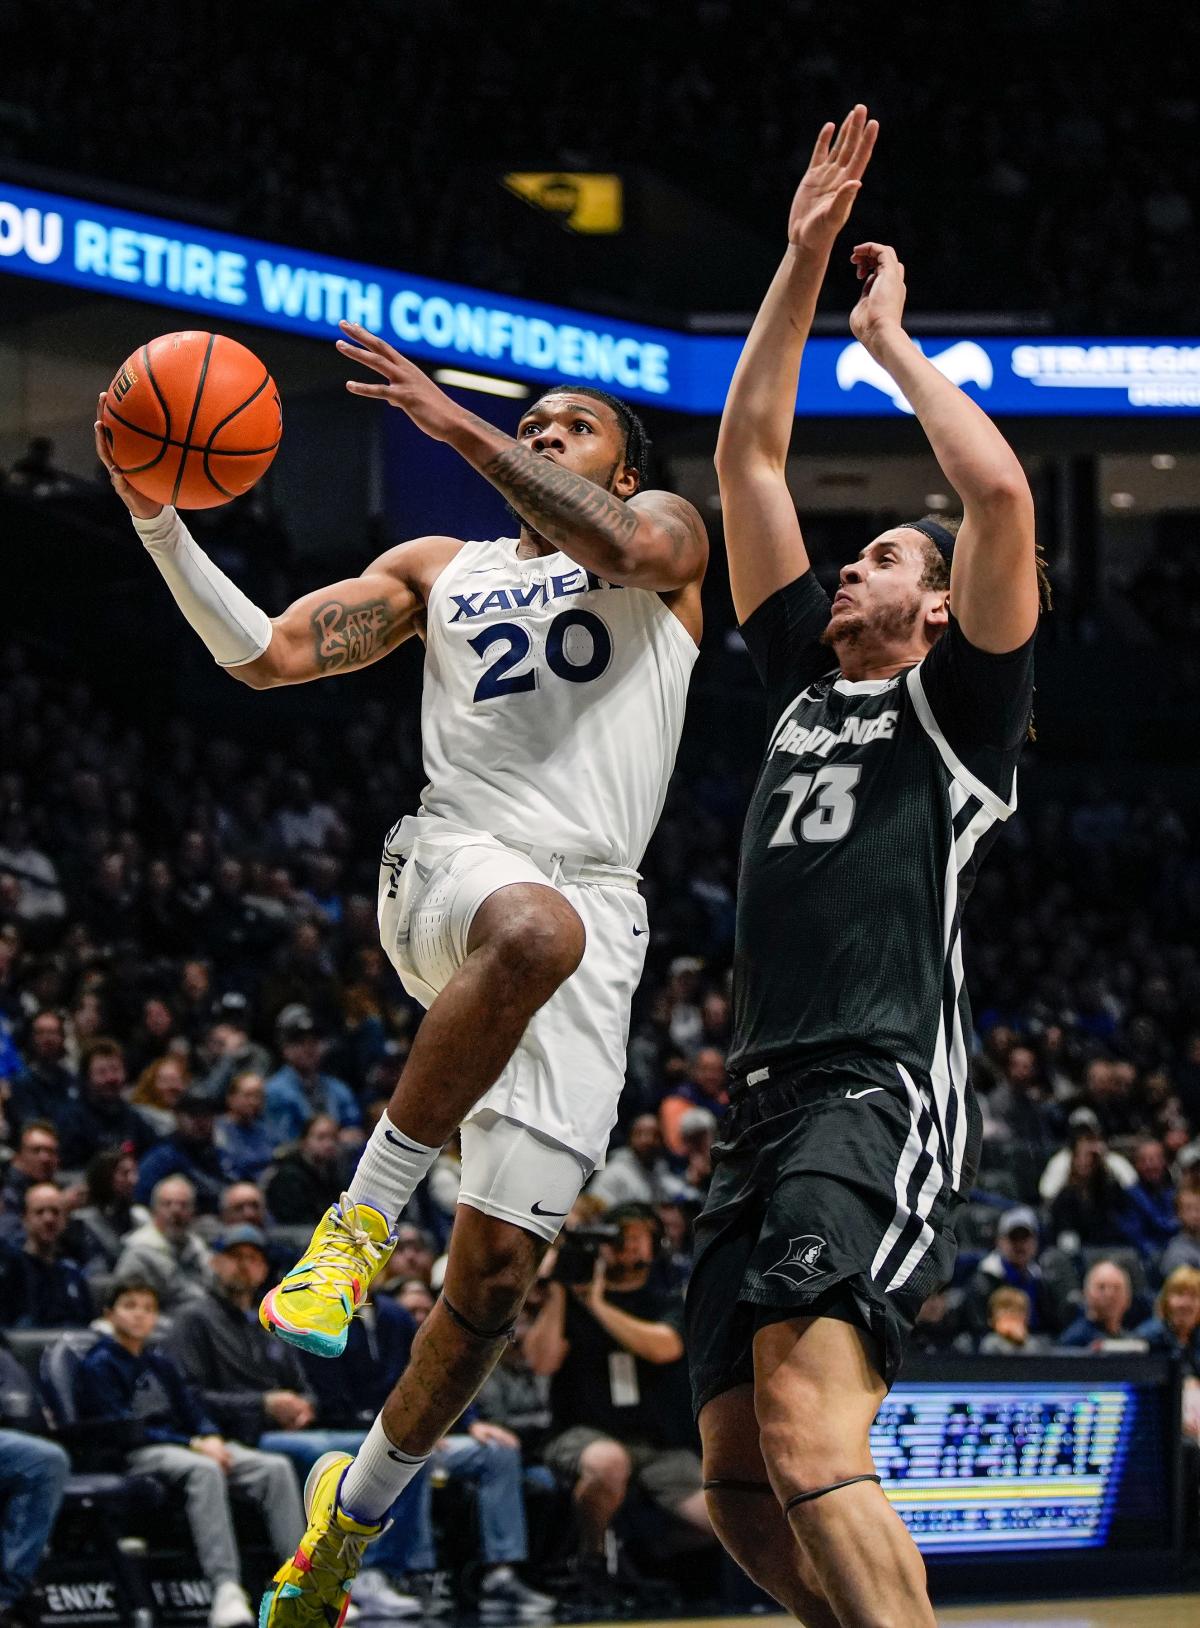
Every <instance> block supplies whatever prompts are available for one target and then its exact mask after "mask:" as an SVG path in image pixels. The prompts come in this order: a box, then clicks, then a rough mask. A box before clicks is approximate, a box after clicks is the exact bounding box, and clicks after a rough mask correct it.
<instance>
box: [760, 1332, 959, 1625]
mask: <svg viewBox="0 0 1200 1628" xmlns="http://www.w3.org/2000/svg"><path fill="white" fill-rule="evenodd" d="M875 1360H876V1357H875V1354H874V1353H873V1348H872V1341H871V1338H870V1336H868V1335H867V1334H866V1333H865V1332H864V1331H863V1330H862V1329H859V1328H856V1327H854V1326H852V1325H851V1324H850V1323H849V1322H843V1321H841V1320H840V1319H837V1318H834V1317H814V1318H807V1317H796V1318H789V1319H788V1320H787V1321H783V1322H777V1323H772V1324H770V1325H768V1326H767V1327H766V1328H762V1329H760V1330H759V1332H758V1333H757V1335H756V1336H755V1340H754V1408H755V1414H756V1416H757V1419H758V1428H759V1442H760V1446H761V1450H762V1456H763V1461H764V1463H765V1464H766V1468H767V1473H768V1475H769V1476H770V1479H771V1485H772V1486H773V1487H774V1489H775V1494H776V1497H777V1498H778V1499H779V1502H780V1504H782V1505H783V1507H784V1509H785V1510H786V1512H787V1518H788V1520H789V1521H790V1523H791V1528H792V1531H793V1532H794V1533H795V1536H796V1539H797V1541H798V1542H799V1544H800V1547H801V1548H802V1549H803V1551H804V1553H805V1555H806V1556H807V1558H808V1560H809V1562H810V1563H811V1565H812V1569H813V1572H814V1573H815V1575H816V1579H817V1582H818V1583H819V1586H820V1589H821V1591H822V1593H823V1594H824V1596H825V1598H826V1599H827V1600H828V1601H829V1603H830V1605H831V1607H832V1609H833V1613H834V1619H835V1620H836V1621H837V1622H839V1623H841V1624H842V1628H922V1625H924V1628H934V1616H933V1610H932V1608H931V1606H930V1604H929V1595H928V1593H927V1590H926V1585H925V1565H924V1562H923V1561H922V1559H921V1556H920V1553H919V1551H918V1549H917V1546H916V1544H915V1543H914V1542H913V1540H912V1537H911V1536H910V1534H909V1531H908V1528H907V1527H906V1526H905V1525H904V1522H903V1521H902V1520H901V1519H900V1517H899V1515H897V1514H896V1512H895V1510H894V1509H893V1508H892V1507H891V1505H890V1504H889V1503H888V1501H887V1499H886V1497H885V1496H884V1494H883V1491H882V1489H881V1487H880V1486H879V1484H878V1481H877V1480H876V1479H875V1466H874V1463H873V1461H872V1458H871V1445H870V1438H869V1432H870V1428H871V1423H872V1421H873V1420H874V1418H875V1415H876V1413H877V1412H878V1411H879V1404H880V1403H881V1402H882V1401H883V1398H884V1396H885V1395H886V1394H887V1387H886V1385H885V1384H884V1381H883V1379H882V1378H881V1377H880V1375H879V1373H878V1371H877V1369H876V1367H875Z"/></svg>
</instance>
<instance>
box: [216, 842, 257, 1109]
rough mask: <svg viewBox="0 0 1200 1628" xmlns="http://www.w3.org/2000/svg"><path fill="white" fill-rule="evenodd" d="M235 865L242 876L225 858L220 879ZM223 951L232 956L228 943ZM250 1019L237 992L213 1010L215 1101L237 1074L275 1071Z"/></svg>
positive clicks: (223, 1095) (224, 1095)
mask: <svg viewBox="0 0 1200 1628" xmlns="http://www.w3.org/2000/svg"><path fill="white" fill-rule="evenodd" d="M231 865H232V866H233V867H234V869H235V870H236V871H237V873H238V875H239V876H240V874H241V866H240V865H239V864H238V863H237V861H236V860H228V859H225V860H222V861H221V864H220V865H219V866H218V867H217V875H218V878H219V877H220V875H221V873H222V872H223V871H225V870H226V869H227V867H229V866H231ZM221 948H222V950H223V951H224V952H225V953H226V955H228V953H229V950H230V945H229V943H228V941H226V942H224V943H223V944H222V946H221ZM249 1018H250V1005H249V1002H248V1001H247V1000H246V997H245V996H244V995H239V994H238V993H237V992H236V991H232V990H231V991H230V992H229V993H228V994H225V995H222V996H221V998H220V1000H219V1001H218V1002H217V1004H216V1006H215V1007H214V1008H213V1022H212V1024H211V1026H210V1027H209V1028H208V1030H207V1031H206V1033H205V1036H204V1042H203V1049H202V1054H203V1056H204V1058H205V1060H206V1061H207V1062H208V1064H209V1069H208V1073H207V1074H206V1075H205V1077H204V1081H203V1084H204V1089H205V1091H206V1092H207V1093H208V1095H209V1096H210V1097H212V1098H213V1100H214V1101H222V1100H225V1099H226V1098H227V1097H228V1093H229V1087H230V1085H231V1084H232V1083H233V1078H234V1076H235V1075H236V1074H255V1075H257V1076H258V1078H259V1079H260V1080H263V1079H265V1078H266V1077H267V1075H268V1074H269V1073H270V1071H271V1053H270V1052H269V1051H268V1050H267V1048H266V1047H265V1046H260V1045H259V1044H258V1042H257V1041H256V1040H251V1038H250V1027H249Z"/></svg>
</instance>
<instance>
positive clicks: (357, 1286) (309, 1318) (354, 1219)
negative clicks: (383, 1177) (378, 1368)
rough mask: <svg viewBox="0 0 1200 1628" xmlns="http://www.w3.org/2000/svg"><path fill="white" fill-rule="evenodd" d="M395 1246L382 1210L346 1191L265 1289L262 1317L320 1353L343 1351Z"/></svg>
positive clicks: (268, 1324)
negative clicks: (279, 1276) (284, 1271)
mask: <svg viewBox="0 0 1200 1628" xmlns="http://www.w3.org/2000/svg"><path fill="white" fill-rule="evenodd" d="M395 1247H396V1240H395V1238H394V1237H393V1236H392V1231H391V1228H390V1226H389V1225H388V1219H387V1217H386V1216H385V1215H384V1214H383V1213H382V1211H380V1210H376V1209H374V1208H373V1207H372V1206H371V1205H370V1204H355V1203H354V1202H353V1200H352V1199H351V1198H350V1195H349V1194H348V1193H343V1194H342V1197H341V1202H340V1203H338V1204H333V1205H331V1206H330V1208H329V1209H328V1210H327V1211H326V1212H325V1214H324V1215H323V1216H322V1217H321V1219H320V1220H319V1221H318V1222H317V1229H316V1231H315V1232H314V1233H313V1235H312V1242H311V1243H310V1244H309V1246H308V1248H307V1249H306V1250H305V1251H304V1253H303V1255H301V1257H300V1259H299V1260H298V1261H297V1262H296V1264H295V1266H293V1267H292V1269H291V1271H290V1272H288V1273H287V1275H286V1276H285V1277H284V1279H283V1282H282V1283H278V1284H276V1286H275V1288H273V1289H271V1290H270V1291H269V1292H268V1293H267V1294H266V1295H264V1297H263V1302H262V1305H261V1306H260V1307H259V1308H258V1320H259V1322H260V1323H261V1324H262V1326H263V1327H264V1328H265V1329H267V1330H268V1331H269V1332H270V1333H272V1334H278V1336H279V1338H280V1339H281V1340H287V1341H288V1342H289V1343H290V1344H291V1345H298V1346H300V1347H301V1348H302V1349H303V1350H305V1351H312V1352H314V1353H315V1354H316V1355H317V1356H318V1357H340V1356H341V1354H342V1352H343V1351H344V1350H345V1349H346V1335H347V1333H348V1331H349V1328H350V1319H351V1318H352V1317H353V1316H354V1313H355V1312H356V1311H357V1309H358V1307H359V1306H361V1305H362V1303H363V1299H364V1298H365V1296H366V1293H367V1290H368V1289H369V1288H370V1286H371V1280H372V1279H373V1278H374V1277H375V1276H376V1274H377V1273H378V1272H379V1271H381V1270H382V1268H383V1267H384V1266H386V1265H387V1263H388V1261H389V1260H390V1259H391V1255H392V1250H393V1249H394V1248H395Z"/></svg>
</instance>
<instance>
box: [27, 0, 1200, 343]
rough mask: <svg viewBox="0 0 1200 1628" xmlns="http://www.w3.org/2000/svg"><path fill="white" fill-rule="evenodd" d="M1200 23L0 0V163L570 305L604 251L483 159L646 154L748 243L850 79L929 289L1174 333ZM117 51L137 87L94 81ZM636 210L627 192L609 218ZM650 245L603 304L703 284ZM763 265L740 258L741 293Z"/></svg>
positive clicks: (982, 305)
mask: <svg viewBox="0 0 1200 1628" xmlns="http://www.w3.org/2000/svg"><path fill="white" fill-rule="evenodd" d="M1168 28H1169V31H1170V32H1169V34H1167V33H1166V32H1165V31H1166V30H1167V29H1168ZM1198 28H1200V22H1198V20H1197V17H1196V16H1195V14H1194V13H1193V12H1192V11H1191V10H1190V8H1187V7H1183V8H1176V9H1175V10H1174V11H1173V12H1171V13H1170V17H1169V22H1168V21H1167V18H1166V14H1165V13H1164V14H1163V18H1162V20H1161V22H1158V23H1156V22H1155V13H1154V12H1153V11H1151V12H1147V13H1145V14H1143V15H1142V16H1140V17H1139V22H1138V26H1137V27H1136V28H1130V27H1128V26H1126V25H1125V22H1124V21H1123V20H1122V19H1121V18H1120V16H1119V15H1118V14H1116V13H1113V14H1112V15H1109V14H1108V13H1107V12H1104V11H1100V12H1097V9H1096V8H1094V7H1087V8H1080V7H1078V6H1072V5H1070V4H1069V3H1067V0H1020V3H1019V4H1012V5H1007V6H1003V7H983V8H964V7H962V6H955V5H952V4H949V3H948V0H936V3H933V4H929V5H926V6H923V7H922V8H921V10H920V11H919V12H912V13H910V14H901V13H892V14H890V15H889V16H888V18H887V20H886V26H882V27H871V28H868V29H864V28H863V27H862V26H861V19H860V18H859V17H858V16H857V15H856V14H855V13H854V12H853V11H847V12H846V13H844V14H842V13H839V12H837V11H836V10H831V9H830V8H829V7H821V6H818V5H817V4H816V3H815V0H787V3H781V4H778V5H772V6H760V7H754V8H749V9H748V8H746V7H744V6H739V5H737V4H735V3H734V0H703V3H701V4H698V5H696V6H692V7H689V8H688V9H687V20H686V25H681V22H680V13H679V11H678V9H677V8H675V7H672V6H663V5H656V4H653V3H650V0H619V3H613V4H610V5H608V6H606V7H604V8H603V9H601V10H597V9H596V8H582V7H580V6H578V5H571V4H568V5H565V6H560V7H557V8H555V9H554V10H553V11H552V12H550V13H548V14H547V15H546V16H544V17H539V19H538V26H537V27H536V28H520V29H516V30H514V28H513V26H512V19H511V17H510V16H509V15H508V14H507V13H506V12H505V11H504V9H503V8H497V7H495V6H489V5H485V4H483V3H482V0H456V3H454V4H449V3H447V0H441V3H429V4H423V5H420V6H417V5H410V4H407V3H405V0H390V3H389V0H355V3H354V4H351V5H347V6H343V7H342V8H341V10H340V11H339V26H338V27H337V28H336V29H314V30H306V29H297V28H295V27H294V26H293V12H292V8H290V7H286V6H284V5H282V4H281V3H278V0H273V3H270V4H261V5H259V6H256V7H255V8H253V10H252V12H250V13H249V14H247V13H246V12H245V10H244V9H239V8H237V7H236V6H234V5H233V4H232V0H214V4H213V5H212V6H210V7H209V8H207V9H206V10H205V12H204V13H203V14H202V15H201V14H199V13H195V14H189V13H187V12H177V13H174V14H173V15H172V18H171V24H170V27H169V28H165V29H163V30H161V31H157V32H155V33H153V34H152V35H151V36H148V35H147V31H146V30H145V29H144V28H143V27H142V25H141V21H140V19H139V17H138V16H137V14H136V13H135V12H130V11H128V10H127V9H126V8H122V7H112V6H103V5H99V4H97V3H96V0H71V3H69V4H61V5H58V6H55V7H52V8H46V7H42V6H35V5H33V4H31V3H30V0H9V3H7V4H5V5H4V6H3V7H0V54H2V55H3V57H4V60H5V64H6V69H7V72H6V79H5V92H4V99H3V102H2V103H0V162H2V161H3V159H4V158H5V157H8V158H10V159H14V160H17V161H21V162H24V163H34V164H39V165H45V166H51V167H56V168H58V169H60V170H64V171H68V172H76V173H82V174H84V175H87V176H94V177H98V178H101V180H102V181H105V180H106V181H108V182H110V183H120V184H124V185H126V186H129V185H132V186H137V187H142V188H148V189H152V190H155V191H157V192H158V193H160V194H162V195H164V196H166V197H169V198H172V199H178V200H179V202H178V204H177V206H176V209H177V211H178V212H182V213H186V212H187V209H188V208H189V204H190V206H191V207H193V208H197V207H199V208H204V209H207V210H209V211H215V212H216V214H217V218H218V219H220V220H222V221H225V222H227V223H228V224H230V225H232V226H235V227H240V228H242V229H244V230H246V231H249V232H252V233H253V234H255V235H257V236H259V237H264V238H268V239H276V240H281V241H284V242H289V243H296V244H300V245H309V246H311V247H313V248H317V249H322V250H325V251H326V252H332V253H336V254H346V255H361V256H363V257H365V258H368V259H377V260H381V261H383V262H384V263H385V264H392V265H398V266H403V267H405V268H407V269H410V270H412V271H415V272H424V273H428V274H433V275H437V274H441V275H444V276H447V277H449V278H452V279H453V280H454V281H456V282H463V283H472V284H475V285H477V286H483V287H498V288H505V289H511V290H513V291H514V292H524V293H526V294H529V295H533V296H539V295H540V296H543V297H554V298H566V297H577V296H578V295H579V294H583V293H588V294H590V293H591V292H592V289H591V288H590V287H586V286H583V287H581V286H580V284H581V283H582V284H585V285H586V284H587V283H588V280H589V278H591V279H594V283H595V284H596V285H599V287H600V288H601V289H602V288H603V280H604V274H605V271H606V270H607V268H608V266H609V264H610V262H609V261H608V260H607V259H606V258H604V256H605V253H606V248H605V240H603V239H592V240H590V244H589V242H588V241H587V240H585V241H584V244H583V246H582V248H581V247H580V245H579V243H578V242H571V241H569V240H566V239H563V240H560V242H559V244H558V245H555V243H554V242H553V241H552V240H551V239H550V238H549V237H548V235H547V231H548V229H547V227H546V226H545V224H544V221H543V220H540V219H539V218H538V217H536V216H535V215H534V214H533V213H532V212H528V211H523V209H522V206H520V205H519V204H517V203H515V202H514V201H513V200H512V199H511V198H508V197H506V195H505V194H504V192H503V190H502V188H501V186H500V184H499V182H500V177H501V176H502V175H503V174H504V173H505V172H507V171H509V170H513V169H516V170H533V171H541V172H545V171H549V170H553V169H555V168H556V167H561V168H563V169H565V170H569V171H576V170H601V171H607V170H610V169H615V170H618V171H623V172H626V173H629V172H630V171H633V172H635V173H634V175H633V176H631V177H630V179H631V180H634V179H635V176H636V171H637V170H638V169H647V170H650V171H652V172H655V173H657V174H658V175H661V176H664V177H666V178H667V179H668V180H670V181H672V182H673V183H674V184H675V185H676V186H677V187H679V188H680V189H682V191H683V192H685V193H689V194H692V195H693V196H694V197H695V199H696V201H697V203H698V204H699V205H701V206H703V207H705V208H709V207H712V208H715V209H716V210H718V211H720V212H723V213H724V214H725V215H726V216H728V217H730V218H732V219H734V220H736V221H737V222H739V223H740V224H741V225H742V226H744V227H745V228H748V229H749V230H750V231H751V232H754V233H756V234H758V236H759V237H760V238H761V240H762V241H763V243H764V245H771V244H774V243H777V242H778V240H779V238H780V235H781V231H782V226H783V220H784V212H785V211H786V207H787V202H788V198H789V196H790V193H791V189H792V187H793V186H794V184H795V181H796V178H797V177H798V176H799V174H800V173H801V171H802V169H803V167H804V164H805V162H806V160H807V157H808V153H809V151H810V149H811V145H812V141H813V137H814V134H815V132H816V129H817V128H818V127H819V125H820V123H821V121H822V120H823V119H825V118H831V117H836V116H838V115H840V114H841V113H842V112H843V111H844V110H845V109H846V108H848V107H849V106H850V105H851V104H852V103H853V102H854V101H856V100H859V99H862V100H864V101H866V102H868V103H869V104H870V106H871V109H872V112H875V113H878V114H879V116H880V117H881V119H882V120H883V130H884V134H883V138H882V140H881V142H880V145H879V150H878V153H877V155H876V158H875V163H874V167H873V170H872V178H871V182H870V186H869V189H868V192H867V193H866V194H864V199H863V203H862V205H861V215H860V218H861V219H862V221H863V230H864V231H865V232H866V233H867V234H868V235H869V236H871V237H873V238H875V239H881V240H884V241H893V240H894V241H896V242H898V243H899V244H901V246H902V247H901V252H902V254H903V257H904V259H905V261H906V262H907V264H908V267H909V278H910V282H911V284H912V286H913V288H914V291H917V292H915V293H914V300H915V301H917V302H919V306H920V308H921V309H924V310H929V311H948V310H962V309H969V310H976V311H978V310H1004V311H1012V310H1024V311H1048V312H1050V313H1051V315H1052V318H1053V320H1054V321H1055V322H1056V323H1057V324H1058V325H1059V327H1060V330H1061V331H1065V332H1085V333H1086V332H1098V331H1099V332H1104V331H1108V332H1143V333H1159V332H1167V331H1178V330H1179V325H1180V324H1181V323H1185V322H1186V321H1187V320H1188V317H1187V313H1188V312H1190V310H1191V305H1192V302H1191V299H1190V294H1191V275H1190V274H1191V267H1192V266H1193V265H1194V264H1195V262H1196V259H1197V253H1198V251H1200V221H1198V219H1197V212H1196V202H1195V200H1196V198H1197V196H1200V171H1198V167H1197V166H1198V164H1200V159H1198V158H1197V154H1198V153H1200V143H1198V142H1197V139H1196V137H1197V124H1198V121H1200V100H1198V99H1197V95H1196V89H1195V84H1194V80H1193V76H1192V74H1191V69H1190V64H1191V63H1192V62H1194V60H1195V58H1196V53H1197V46H1198V44H1200V41H1198V39H1197V30H1198ZM80 38H86V39H87V42H88V49H87V50H86V51H80V50H78V49H77V42H78V40H79V39H80ZM581 51H583V53H584V55H583V56H582V57H581ZM584 61H586V67H584V66H582V63H583V62H584ZM131 62H137V63H138V65H139V74H138V80H139V86H138V95H137V96H136V97H133V96H130V97H119V96H117V97H114V95H113V86H114V85H116V84H120V83H122V82H123V81H124V80H125V79H126V77H127V74H128V65H129V64H130V63H131ZM264 64H269V72H264ZM985 64H986V69H987V71H986V72H981V68H982V66H983V65H985ZM381 77H382V79H383V80H384V81H385V82H386V86H387V94H386V95H380V94H379V93H378V92H379V85H380V78H381ZM197 85H203V86H204V89H205V94H204V95H203V96H197V95H196V94H195V87H196V86H197ZM317 90H319V91H320V93H319V94H314V92H315V91H317ZM214 108H219V109H220V116H219V117H214V115H213V109H214ZM348 109H349V110H350V114H349V116H348V115H347V110H348ZM147 129H152V130H153V131H154V139H153V141H148V140H147V139H146V131H147ZM931 155H936V160H935V159H934V158H933V157H932V156H931ZM917 200H919V209H918V213H917V214H915V215H914V213H913V211H914V206H915V205H916V204H917ZM654 213H655V212H654V211H653V210H651V209H649V208H642V209H639V207H638V201H637V192H636V186H632V187H631V201H630V208H629V210H628V216H629V218H628V224H627V228H626V231H627V233H628V234H630V235H632V236H633V237H634V238H635V239H637V238H638V237H639V234H642V233H645V232H648V231H649V230H650V225H651V223H650V220H649V219H648V217H652V216H653V215H654ZM678 218H679V217H678V212H676V213H674V214H672V216H671V221H672V228H671V229H672V230H673V229H674V227H675V224H676V223H677V220H678ZM718 219H719V217H718ZM709 222H710V224H709V227H708V231H707V237H708V240H709V241H710V242H712V245H713V246H712V253H713V254H714V255H719V254H720V253H721V247H720V238H719V230H718V224H717V220H714V219H712V217H709ZM646 245H647V248H648V250H649V252H646V249H643V251H642V252H641V253H640V254H635V255H633V256H631V257H630V262H631V265H632V268H633V272H632V274H633V275H634V276H635V277H636V278H638V279H640V280H641V282H642V283H643V286H642V287H640V288H634V287H628V286H626V285H625V284H624V283H622V284H621V286H622V288H623V290H624V293H625V296H626V297H627V298H631V299H632V298H637V297H642V298H650V299H652V300H655V301H656V303H658V304H659V305H662V306H665V307H667V308H670V307H671V306H672V305H673V306H674V307H675V308H676V309H685V310H686V309H688V308H689V302H690V301H691V300H693V299H694V298H695V290H694V286H693V287H692V288H689V278H688V277H685V276H683V275H681V272H680V268H679V265H678V263H677V258H676V256H674V255H673V254H671V253H670V252H669V245H668V242H667V240H666V238H662V239H660V240H657V241H656V240H654V239H651V238H649V237H647V238H646ZM556 248H557V252H556ZM968 257H969V262H970V274H969V275H965V274H964V262H965V260H966V259H967V258H968ZM1097 264H1102V265H1103V268H1104V274H1103V275H1102V276H1097V275H1096V266H1097ZM703 269H704V268H703V266H697V267H695V268H694V270H691V271H690V276H691V282H692V284H693V285H694V284H695V283H696V282H697V281H698V280H699V279H701V278H702V276H703ZM760 275H761V269H760V268H759V267H753V268H751V267H749V266H748V267H747V269H746V272H745V276H746V278H747V279H748V282H747V286H746V287H745V290H744V294H742V296H741V308H742V309H752V308H753V306H754V304H755V303H756V302H757V299H758V298H759V296H760V294H761V286H760V284H759V282H758V280H757V279H758V278H759V277H760ZM532 278H536V283H534V282H531V279H532ZM749 279H753V281H752V282H751V281H749ZM843 304H844V295H843Z"/></svg>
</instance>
